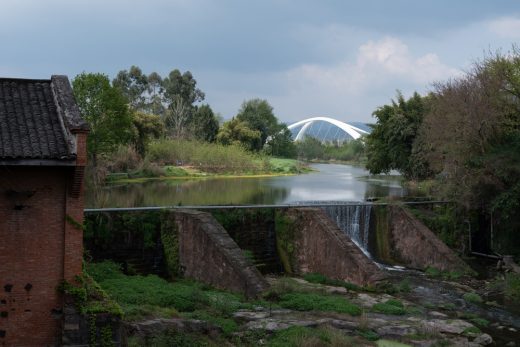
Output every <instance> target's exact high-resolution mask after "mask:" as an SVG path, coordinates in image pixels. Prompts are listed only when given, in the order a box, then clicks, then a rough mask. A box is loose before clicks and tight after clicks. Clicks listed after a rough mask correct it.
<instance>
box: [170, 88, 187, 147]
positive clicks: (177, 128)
mask: <svg viewBox="0 0 520 347" xmlns="http://www.w3.org/2000/svg"><path fill="white" fill-rule="evenodd" d="M190 113H191V107H190V105H188V104H186V103H185V102H184V100H183V99H182V98H181V96H180V95H176V96H174V97H173V99H172V102H171V104H170V106H169V107H168V109H167V110H166V114H165V118H164V124H165V125H166V128H167V129H168V134H169V136H170V137H172V138H176V139H180V138H183V137H184V136H185V135H186V133H187V127H188V119H189V116H190Z"/></svg>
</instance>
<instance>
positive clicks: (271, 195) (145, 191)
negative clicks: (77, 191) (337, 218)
mask: <svg viewBox="0 0 520 347" xmlns="http://www.w3.org/2000/svg"><path fill="white" fill-rule="evenodd" d="M311 167H312V168H313V169H314V170H316V171H314V172H311V173H308V174H302V175H295V176H276V177H248V178H226V177H220V178H198V179H190V180H187V179H160V180H150V181H147V182H143V183H130V184H111V185H107V186H105V187H103V188H102V189H100V190H98V191H87V192H86V207H88V208H101V207H141V206H172V205H262V204H285V203H292V202H297V201H310V200H312V201H317V200H338V201H365V200H367V199H371V198H374V197H386V196H399V197H401V196H404V195H406V191H405V190H404V189H403V187H402V186H401V180H400V176H397V175H388V176H378V177H377V178H374V177H370V176H369V173H368V171H366V170H365V169H363V168H360V167H355V166H351V165H339V164H312V165H311Z"/></svg>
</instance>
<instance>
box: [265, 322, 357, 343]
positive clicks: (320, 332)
mask: <svg viewBox="0 0 520 347" xmlns="http://www.w3.org/2000/svg"><path fill="white" fill-rule="evenodd" d="M267 346H268V347H301V346H308V347H318V346H335V347H347V346H358V344H357V343H356V341H354V339H353V338H351V337H348V336H346V335H344V334H343V333H341V332H340V331H338V330H337V329H333V328H327V327H323V328H317V329H312V328H306V327H299V326H294V327H291V328H288V329H285V330H280V331H277V332H276V333H275V334H274V335H273V336H272V337H271V338H270V339H269V341H268V342H267Z"/></svg>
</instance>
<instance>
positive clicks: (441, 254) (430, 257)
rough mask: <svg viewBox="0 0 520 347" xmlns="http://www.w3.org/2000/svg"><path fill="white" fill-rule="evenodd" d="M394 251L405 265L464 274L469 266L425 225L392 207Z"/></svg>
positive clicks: (391, 231) (390, 212) (391, 234)
mask: <svg viewBox="0 0 520 347" xmlns="http://www.w3.org/2000/svg"><path fill="white" fill-rule="evenodd" d="M388 212H389V213H388V215H389V217H388V218H389V224H390V225H389V229H390V238H391V245H390V247H391V248H392V252H393V253H395V254H396V255H397V257H398V258H399V261H400V262H401V263H402V265H404V266H406V267H411V268H416V269H422V270H424V269H426V268H427V267H435V268H437V269H439V270H442V271H450V270H458V271H464V270H467V269H468V266H467V265H466V264H465V263H464V262H463V261H462V260H461V259H460V258H459V257H458V256H457V255H456V254H455V253H454V252H453V251H452V250H451V249H450V248H449V247H448V246H446V245H445V244H444V243H443V242H442V241H441V240H439V238H437V236H435V234H434V233H433V232H432V231H431V230H430V229H428V228H427V227H426V226H425V225H424V224H423V223H421V222H420V221H419V220H418V219H417V218H415V217H414V216H413V215H412V214H411V213H410V212H409V211H407V210H406V209H404V208H402V207H400V206H390V205H389V206H388Z"/></svg>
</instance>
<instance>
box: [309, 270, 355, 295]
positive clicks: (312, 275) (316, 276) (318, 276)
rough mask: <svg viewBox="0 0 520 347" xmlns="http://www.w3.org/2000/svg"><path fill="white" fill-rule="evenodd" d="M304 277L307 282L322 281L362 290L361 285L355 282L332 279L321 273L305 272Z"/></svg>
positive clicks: (331, 284) (330, 284) (322, 282)
mask: <svg viewBox="0 0 520 347" xmlns="http://www.w3.org/2000/svg"><path fill="white" fill-rule="evenodd" d="M303 279H305V280H306V281H307V282H311V283H320V284H325V285H329V286H336V287H344V288H346V289H349V290H356V291H358V290H361V287H359V286H357V285H355V284H353V283H350V282H345V281H342V280H336V279H331V278H328V277H326V276H324V275H322V274H319V273H308V274H305V275H304V276H303Z"/></svg>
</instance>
